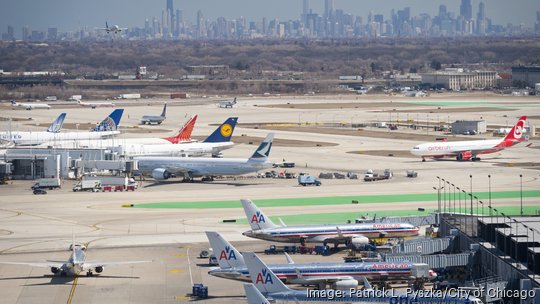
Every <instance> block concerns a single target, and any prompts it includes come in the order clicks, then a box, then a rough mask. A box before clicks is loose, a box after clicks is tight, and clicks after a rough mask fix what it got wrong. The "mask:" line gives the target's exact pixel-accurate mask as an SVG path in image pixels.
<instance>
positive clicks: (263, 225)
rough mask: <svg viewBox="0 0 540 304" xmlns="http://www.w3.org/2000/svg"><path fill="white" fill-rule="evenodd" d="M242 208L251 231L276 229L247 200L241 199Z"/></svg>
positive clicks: (268, 219) (270, 221) (259, 210)
mask: <svg viewBox="0 0 540 304" xmlns="http://www.w3.org/2000/svg"><path fill="white" fill-rule="evenodd" d="M240 201H241V202H242V207H244V212H245V213H246V217H247V220H248V222H249V225H250V226H251V229H252V230H261V229H268V228H275V227H278V226H276V225H275V224H274V223H272V220H270V218H268V217H267V216H266V215H265V214H264V213H263V212H262V211H261V209H259V207H257V206H256V205H255V204H254V203H253V202H252V201H251V200H249V199H241V200H240Z"/></svg>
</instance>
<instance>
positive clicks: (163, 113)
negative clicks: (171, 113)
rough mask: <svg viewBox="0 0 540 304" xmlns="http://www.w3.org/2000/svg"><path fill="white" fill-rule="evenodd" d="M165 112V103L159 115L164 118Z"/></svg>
mask: <svg viewBox="0 0 540 304" xmlns="http://www.w3.org/2000/svg"><path fill="white" fill-rule="evenodd" d="M166 113H167V104H165V105H164V106H163V112H161V115H160V116H161V117H163V118H165V114H166Z"/></svg>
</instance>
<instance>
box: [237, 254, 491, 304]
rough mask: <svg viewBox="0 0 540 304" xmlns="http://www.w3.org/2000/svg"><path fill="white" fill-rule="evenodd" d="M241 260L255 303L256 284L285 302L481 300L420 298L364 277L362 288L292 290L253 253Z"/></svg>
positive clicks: (438, 296)
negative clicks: (377, 287)
mask: <svg viewBox="0 0 540 304" xmlns="http://www.w3.org/2000/svg"><path fill="white" fill-rule="evenodd" d="M244 260H245V262H246V265H247V268H248V270H249V275H250V278H251V282H252V284H253V285H247V286H246V285H244V286H246V287H244V289H245V291H246V293H248V292H249V294H248V299H250V298H251V299H252V301H254V300H256V301H257V302H249V303H250V304H254V303H266V302H264V301H261V300H263V299H264V298H261V296H260V295H258V294H257V293H256V291H255V290H254V289H253V288H252V287H250V286H255V287H256V289H257V290H258V291H259V293H260V294H261V295H262V296H264V297H265V298H267V299H268V300H270V302H272V303H273V302H274V301H279V302H282V301H285V302H295V303H296V302H309V303H314V302H315V303H318V302H342V303H363V304H367V303H426V304H435V303H452V304H454V303H455V304H458V303H459V304H472V303H475V304H476V303H478V304H481V303H482V302H481V301H480V300H479V299H477V298H475V297H473V296H469V295H466V294H458V293H451V292H447V293H432V294H430V297H427V296H424V297H419V296H417V295H415V294H414V293H408V292H402V291H397V290H394V289H385V290H374V289H373V288H372V287H371V285H370V284H369V282H367V280H365V278H364V288H363V289H361V290H358V289H351V290H336V289H319V290H313V289H311V290H310V289H304V290H295V289H290V288H288V287H287V286H285V284H283V282H282V281H281V280H280V279H279V278H278V277H277V276H276V275H275V274H274V272H272V269H270V268H269V267H268V266H267V265H266V264H265V263H264V262H263V261H262V260H261V259H260V258H259V257H258V256H257V255H256V254H255V253H253V252H244Z"/></svg>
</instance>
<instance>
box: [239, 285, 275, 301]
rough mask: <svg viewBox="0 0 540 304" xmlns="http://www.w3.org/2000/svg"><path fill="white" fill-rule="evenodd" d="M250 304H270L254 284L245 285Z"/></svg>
mask: <svg viewBox="0 0 540 304" xmlns="http://www.w3.org/2000/svg"><path fill="white" fill-rule="evenodd" d="M244 291H245V293H246V298H247V302H248V304H270V302H269V301H268V299H266V298H265V297H264V296H263V294H262V293H261V292H260V291H259V290H258V289H257V287H255V285H253V284H244Z"/></svg>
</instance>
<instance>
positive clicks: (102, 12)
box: [0, 0, 540, 36]
mask: <svg viewBox="0 0 540 304" xmlns="http://www.w3.org/2000/svg"><path fill="white" fill-rule="evenodd" d="M165 2H166V1H165V0H0V8H1V9H0V32H5V31H7V26H8V25H13V26H15V33H16V35H17V36H19V35H20V31H21V30H20V29H21V27H22V26H25V25H28V26H29V27H30V29H39V30H46V29H47V28H48V27H58V28H59V29H60V30H61V31H68V30H76V29H78V28H81V27H83V26H88V27H90V28H93V27H96V26H102V24H103V23H105V21H109V23H111V24H118V25H121V26H126V27H133V26H139V27H143V26H144V20H145V19H146V18H148V19H150V20H151V18H152V17H154V16H156V17H157V18H158V20H161V10H162V9H163V8H165ZM310 2H311V6H312V8H313V10H314V11H315V12H319V13H322V9H323V2H324V1H323V0H310ZM334 2H335V4H334V6H335V8H337V9H340V8H342V9H344V10H345V11H347V12H349V13H352V14H354V15H359V16H362V17H363V18H364V20H365V18H366V17H367V15H368V13H369V11H373V12H374V13H382V14H383V15H384V17H385V19H386V18H387V17H388V16H389V14H390V10H391V9H392V8H394V9H396V10H397V9H402V8H403V7H406V6H409V7H411V14H412V15H417V14H420V13H428V14H430V15H432V16H433V15H435V14H437V12H438V7H439V5H440V4H445V5H446V6H447V7H448V10H450V11H453V12H457V13H459V4H460V1H459V0H438V1H437V0H334ZM479 2H480V0H472V3H473V15H476V12H477V9H478V4H479ZM484 2H485V3H486V14H487V16H488V17H491V18H492V20H493V21H494V23H497V24H504V25H506V24H507V23H513V24H520V23H523V24H525V26H528V27H533V26H534V22H535V20H536V11H538V10H540V1H538V0H512V1H509V0H485V1H484ZM174 6H175V9H176V8H179V9H181V10H183V12H184V18H185V19H187V20H191V21H194V20H195V15H196V13H197V10H198V9H201V10H202V11H203V13H204V16H205V17H206V18H210V19H215V18H216V17H218V16H224V17H226V18H230V19H232V18H237V17H239V16H245V17H246V18H247V19H248V20H257V21H259V20H260V19H262V17H267V18H269V19H270V18H278V19H280V20H288V19H297V18H298V17H299V15H300V13H301V10H302V0H272V1H262V0H174Z"/></svg>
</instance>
